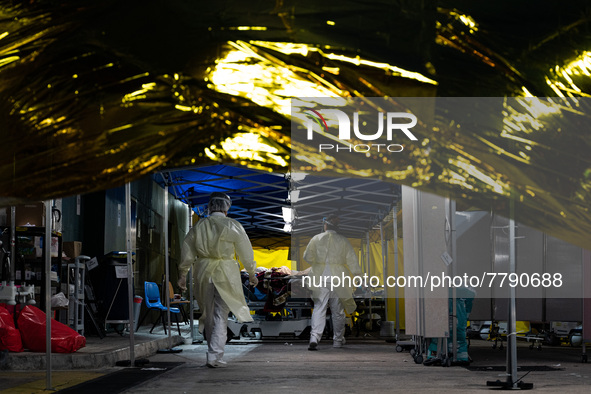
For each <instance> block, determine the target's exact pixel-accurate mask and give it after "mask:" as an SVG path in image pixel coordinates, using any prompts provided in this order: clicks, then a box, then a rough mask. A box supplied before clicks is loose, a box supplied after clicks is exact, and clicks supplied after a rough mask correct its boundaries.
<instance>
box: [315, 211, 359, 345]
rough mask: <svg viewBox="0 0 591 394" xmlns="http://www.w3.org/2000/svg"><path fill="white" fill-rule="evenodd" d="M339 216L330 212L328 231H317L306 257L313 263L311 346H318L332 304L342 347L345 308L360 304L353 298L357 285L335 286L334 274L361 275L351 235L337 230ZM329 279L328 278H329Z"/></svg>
mask: <svg viewBox="0 0 591 394" xmlns="http://www.w3.org/2000/svg"><path fill="white" fill-rule="evenodd" d="M338 224H339V218H338V217H337V216H336V215H329V216H328V218H325V219H324V232H323V233H320V234H317V235H315V236H314V237H313V238H312V239H311V240H310V242H309V243H308V246H307V247H306V251H305V252H304V260H306V261H307V262H308V263H309V264H310V266H311V270H310V277H311V281H310V283H311V286H309V287H310V291H311V292H312V299H313V300H314V311H313V312H312V328H311V332H310V344H309V347H308V350H317V347H318V342H320V339H321V338H322V332H323V331H324V326H325V324H326V310H327V308H328V307H329V306H330V312H331V316H332V325H333V346H334V347H342V346H343V344H344V343H345V319H346V316H345V311H347V313H349V314H352V313H353V312H355V309H356V307H357V306H356V304H355V301H354V300H353V297H352V295H353V288H352V287H351V286H349V284H348V283H346V284H343V283H340V285H339V286H333V284H336V282H333V281H332V280H331V279H330V278H332V277H336V278H339V280H341V281H342V282H344V281H343V280H342V279H343V277H349V276H350V275H351V274H352V275H361V273H362V272H361V268H360V267H359V262H358V260H357V255H356V254H355V251H354V250H353V246H351V243H350V242H349V240H347V238H345V237H344V236H342V235H341V234H339V233H337V231H338ZM327 279H328V280H327Z"/></svg>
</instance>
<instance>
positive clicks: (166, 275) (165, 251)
mask: <svg viewBox="0 0 591 394" xmlns="http://www.w3.org/2000/svg"><path fill="white" fill-rule="evenodd" d="M168 265H169V261H168V182H167V183H166V184H165V186H164V270H165V283H164V289H165V290H164V293H165V294H166V317H167V320H168V321H167V324H168V348H169V349H172V339H171V333H170V330H171V329H172V328H171V326H170V286H169V285H168V282H169V281H170V273H169V269H168Z"/></svg>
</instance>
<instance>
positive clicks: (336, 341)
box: [332, 338, 347, 348]
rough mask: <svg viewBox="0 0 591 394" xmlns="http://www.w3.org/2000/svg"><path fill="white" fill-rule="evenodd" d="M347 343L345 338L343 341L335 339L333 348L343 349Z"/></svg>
mask: <svg viewBox="0 0 591 394" xmlns="http://www.w3.org/2000/svg"><path fill="white" fill-rule="evenodd" d="M345 343H347V341H346V340H345V338H343V339H341V340H338V339H335V340H334V341H332V347H336V348H339V347H343V345H344V344H345Z"/></svg>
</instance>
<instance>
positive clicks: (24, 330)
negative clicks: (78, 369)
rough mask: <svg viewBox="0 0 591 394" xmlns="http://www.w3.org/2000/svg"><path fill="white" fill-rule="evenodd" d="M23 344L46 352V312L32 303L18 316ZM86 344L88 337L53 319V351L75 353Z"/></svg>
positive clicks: (28, 347) (33, 349) (37, 350)
mask: <svg viewBox="0 0 591 394" xmlns="http://www.w3.org/2000/svg"><path fill="white" fill-rule="evenodd" d="M17 322H18V329H19V330H20V332H21V337H22V338H23V344H24V345H25V347H26V348H27V349H29V350H32V351H34V352H45V331H46V329H45V313H44V312H43V311H42V310H41V309H39V308H37V307H35V306H32V305H27V306H25V307H24V308H23V310H22V311H21V313H20V316H19V317H18V320H17ZM84 346H86V338H85V337H83V336H82V335H80V334H78V333H77V332H76V331H74V330H72V329H71V328H70V327H68V326H66V325H65V324H62V323H60V322H58V321H56V320H52V321H51V351H52V353H73V352H75V351H76V350H78V349H80V348H83V347H84Z"/></svg>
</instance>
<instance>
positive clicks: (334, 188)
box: [155, 164, 400, 247]
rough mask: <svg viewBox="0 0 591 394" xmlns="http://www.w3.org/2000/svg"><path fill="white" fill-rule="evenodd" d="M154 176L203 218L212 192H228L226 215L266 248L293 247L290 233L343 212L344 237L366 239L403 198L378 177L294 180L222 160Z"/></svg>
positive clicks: (306, 232) (307, 232)
mask: <svg viewBox="0 0 591 394" xmlns="http://www.w3.org/2000/svg"><path fill="white" fill-rule="evenodd" d="M155 180H156V181H157V182H158V183H159V184H160V185H161V186H162V187H164V186H165V185H168V186H169V191H170V193H171V194H173V195H174V196H175V198H177V199H179V200H181V201H183V202H185V203H186V204H188V205H189V206H190V207H191V208H192V209H193V210H194V211H195V212H196V213H197V214H198V215H200V216H202V215H204V214H205V209H206V207H207V202H208V200H209V195H210V194H211V193H212V192H224V193H226V194H228V195H229V196H230V197H231V198H232V208H231V209H230V212H229V213H228V216H230V217H232V218H234V219H236V220H238V221H239V222H240V223H241V224H242V225H243V226H244V229H245V230H246V232H247V233H248V235H249V237H250V238H251V240H252V242H253V245H258V246H264V247H273V246H289V245H290V241H291V235H298V236H302V238H307V237H310V236H313V235H314V234H317V233H318V232H320V231H321V229H322V219H323V217H325V216H327V215H329V214H331V213H336V214H338V215H339V216H340V219H341V220H340V228H341V232H342V233H343V234H344V235H346V236H348V237H350V238H363V237H365V234H366V233H367V231H370V230H372V229H373V228H374V226H376V225H377V224H378V223H379V222H380V221H381V220H382V219H384V218H385V217H386V216H387V215H388V214H389V213H390V211H391V209H392V206H393V205H394V204H395V203H396V202H397V201H398V199H399V196H400V186H398V185H395V184H393V183H390V182H382V181H379V180H375V179H369V178H341V177H319V176H311V175H306V176H304V177H300V178H298V179H297V180H296V179H292V177H291V175H290V174H289V173H271V172H265V171H259V170H255V169H250V168H244V167H239V166H235V165H224V164H216V165H211V166H201V167H190V168H178V169H171V170H166V171H163V172H160V173H158V174H156V175H155ZM291 212H293V218H291V216H290V213H291Z"/></svg>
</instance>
